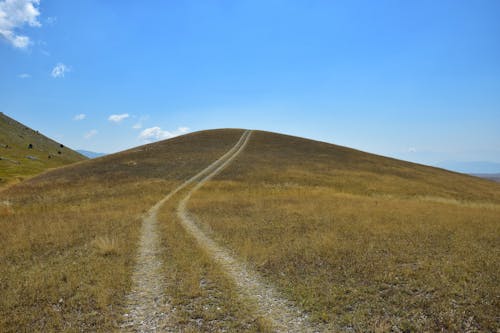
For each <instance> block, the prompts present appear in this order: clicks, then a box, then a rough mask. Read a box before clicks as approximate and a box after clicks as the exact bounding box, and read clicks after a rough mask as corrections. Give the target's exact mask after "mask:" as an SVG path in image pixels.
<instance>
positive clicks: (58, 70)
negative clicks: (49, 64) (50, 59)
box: [50, 63, 71, 78]
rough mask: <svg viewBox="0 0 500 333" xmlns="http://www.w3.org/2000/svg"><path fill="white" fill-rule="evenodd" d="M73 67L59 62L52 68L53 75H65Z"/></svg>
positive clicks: (56, 76)
mask: <svg viewBox="0 0 500 333" xmlns="http://www.w3.org/2000/svg"><path fill="white" fill-rule="evenodd" d="M70 70H71V69H70V68H69V67H68V66H66V65H65V64H63V63H58V64H57V65H56V66H55V67H54V68H52V73H50V75H52V77H54V78H59V77H64V75H65V74H66V73H67V72H69V71H70Z"/></svg>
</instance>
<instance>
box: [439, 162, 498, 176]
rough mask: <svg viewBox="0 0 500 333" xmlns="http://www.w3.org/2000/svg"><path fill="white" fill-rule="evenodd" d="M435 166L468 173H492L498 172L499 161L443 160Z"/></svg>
mask: <svg viewBox="0 0 500 333" xmlns="http://www.w3.org/2000/svg"><path fill="white" fill-rule="evenodd" d="M436 166H437V167H439V168H443V169H448V170H451V171H456V172H461V173H469V174H485V173H487V174H492V173H500V163H496V162H486V161H475V162H459V161H444V162H441V163H437V164H436Z"/></svg>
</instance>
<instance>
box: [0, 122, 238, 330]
mask: <svg viewBox="0 0 500 333" xmlns="http://www.w3.org/2000/svg"><path fill="white" fill-rule="evenodd" d="M240 134H241V131H239V130H234V131H231V130H227V131H219V132H218V135H216V136H213V135H211V134H210V133H207V132H200V133H196V134H192V135H187V136H184V137H178V138H175V139H172V140H168V141H167V142H162V143H157V144H152V145H147V146H143V147H140V148H138V149H134V150H131V151H128V152H125V153H122V154H117V155H112V156H108V157H104V158H101V159H97V160H92V161H87V162H83V163H78V164H76V165H71V166H67V167H63V168H60V169H57V170H54V171H52V172H48V173H45V174H43V175H41V176H39V177H35V178H33V179H30V180H29V181H27V182H24V183H21V184H18V185H16V186H14V187H11V188H9V189H8V190H6V191H3V192H0V202H6V201H8V202H9V203H10V205H9V208H8V210H6V208H5V209H4V208H3V207H2V212H3V213H2V218H1V219H0V294H1V295H2V297H1V298H0V331H1V332H18V331H28V332H34V331H39V332H47V331H69V332H71V331H101V332H109V331H111V330H113V329H114V328H116V327H117V322H118V321H119V320H121V315H122V313H123V310H122V306H123V305H124V296H125V295H126V294H127V292H128V291H129V289H130V284H131V281H130V278H131V272H132V269H133V267H134V264H135V263H134V258H135V252H136V244H137V242H138V233H139V228H140V225H141V215H142V214H143V213H144V212H146V211H147V210H148V209H149V208H150V207H151V206H152V205H153V204H155V203H156V202H157V201H158V200H159V199H161V198H162V197H163V196H164V195H165V194H166V193H168V192H169V191H170V190H171V189H173V188H174V187H175V186H177V185H178V184H179V183H180V182H181V181H182V180H183V179H186V178H188V177H190V176H191V175H193V174H195V173H196V172H198V171H199V170H201V169H203V168H204V167H205V166H206V165H208V164H210V163H211V162H212V161H213V160H215V159H216V158H218V157H219V156H220V155H222V154H223V153H224V152H225V151H226V150H227V149H228V148H229V147H230V146H231V145H233V144H234V142H235V141H236V140H237V139H238V137H239V135H240ZM193 138H194V140H195V141H196V142H197V145H196V147H195V149H193V146H192V142H193ZM197 140H199V141H197ZM130 161H135V163H130Z"/></svg>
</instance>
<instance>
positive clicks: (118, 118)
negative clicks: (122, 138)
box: [108, 113, 130, 123]
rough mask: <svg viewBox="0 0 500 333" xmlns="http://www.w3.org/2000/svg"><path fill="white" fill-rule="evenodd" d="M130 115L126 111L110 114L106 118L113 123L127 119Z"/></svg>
mask: <svg viewBox="0 0 500 333" xmlns="http://www.w3.org/2000/svg"><path fill="white" fill-rule="evenodd" d="M128 117H130V115H129V114H128V113H123V114H112V115H111V116H109V117H108V120H109V121H111V122H113V123H119V122H121V121H122V120H123V119H127V118H128Z"/></svg>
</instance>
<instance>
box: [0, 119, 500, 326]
mask: <svg viewBox="0 0 500 333" xmlns="http://www.w3.org/2000/svg"><path fill="white" fill-rule="evenodd" d="M242 132H243V131H242V130H237V129H234V130H233V129H227V130H213V131H203V132H196V133H191V134H188V135H184V136H181V137H176V138H173V139H170V140H166V141H162V142H157V143H154V144H149V145H146V146H142V147H138V148H134V149H131V150H128V151H124V152H121V153H118V154H113V155H108V156H105V157H102V158H99V159H96V160H88V161H85V162H82V163H78V164H74V165H69V166H67V167H64V168H60V169H56V170H53V171H50V172H47V173H44V174H42V175H39V176H37V177H34V178H32V179H29V180H28V181H25V182H22V183H20V184H17V185H16V186H13V187H11V188H9V189H8V190H7V191H4V192H0V216H1V218H0V277H1V279H0V294H2V297H1V298H0V331H6V332H10V331H12V332H13V331H19V330H26V331H61V330H66V331H80V330H91V331H110V330H113V329H115V328H116V327H117V325H118V323H119V321H120V318H121V317H122V315H123V306H124V302H125V295H126V294H127V293H128V291H129V290H130V288H131V276H132V272H133V267H134V254H135V253H136V251H137V245H136V244H137V242H138V235H139V232H140V227H141V215H142V214H143V213H144V212H146V211H147V210H148V209H149V208H150V207H151V206H153V205H154V204H155V203H156V202H157V201H159V200H160V199H162V198H163V197H164V196H165V195H166V194H168V193H169V192H170V191H171V190H173V189H174V188H175V187H176V186H178V185H179V184H181V183H182V182H183V181H184V180H186V179H188V178H190V177H191V176H193V175H194V174H196V173H197V172H199V171H200V170H202V169H204V168H205V167H206V166H208V165H209V164H210V163H212V162H213V161H214V160H216V159H217V158H218V157H220V156H221V155H223V154H224V153H225V152H226V151H227V150H229V149H230V148H231V147H232V146H233V145H234V144H235V143H236V141H237V140H238V139H239V137H240V136H241V134H242ZM181 198H182V196H175V197H173V198H172V199H171V200H170V201H168V202H167V203H166V204H165V205H164V206H163V207H162V208H161V211H160V215H159V216H160V226H159V227H160V230H161V244H162V248H163V251H162V252H161V254H160V255H161V256H162V258H163V262H164V267H163V268H162V270H163V275H164V276H165V279H166V281H167V287H166V290H165V294H167V295H168V298H169V302H170V307H169V308H168V309H169V310H168V313H169V320H171V321H172V322H174V323H175V325H176V327H177V328H178V329H179V330H183V331H190V330H191V331H198V330H201V331H219V330H223V329H224V330H229V331H269V330H270V331H272V328H269V327H267V326H266V324H265V323H263V322H262V321H261V320H260V318H255V316H254V315H253V308H252V306H253V305H252V304H250V303H249V302H247V301H246V300H245V299H241V297H238V294H237V291H236V289H235V286H234V284H233V282H232V281H231V280H230V279H228V278H227V276H226V274H225V272H224V271H222V269H221V268H220V267H219V266H218V265H217V264H215V263H214V262H213V260H212V259H211V258H210V256H208V255H207V254H206V253H205V252H204V251H203V249H202V248H200V247H199V246H198V245H197V243H196V241H195V240H194V239H192V237H190V235H189V234H187V233H186V232H185V230H184V229H183V228H182V227H181V225H180V223H179V220H178V217H177V215H176V209H177V205H178V203H179V200H180V199H181ZM188 209H189V210H190V211H192V212H193V213H194V214H195V216H196V217H197V221H198V223H199V225H200V228H201V229H203V230H205V232H206V233H207V234H208V235H210V237H212V238H213V239H215V240H216V242H217V243H218V244H221V245H222V246H225V247H226V248H228V249H229V250H230V251H231V252H232V253H234V255H235V256H236V257H237V258H238V259H239V260H241V261H244V262H246V263H247V264H248V266H249V267H251V268H252V269H254V270H255V271H256V272H257V273H258V274H259V275H260V276H262V277H263V278H264V279H265V281H267V282H268V283H269V284H272V285H274V286H276V289H277V290H279V292H280V293H282V294H283V295H285V296H286V297H287V298H288V299H289V300H291V301H292V302H294V303H295V304H297V305H298V306H299V307H300V308H301V309H303V310H304V311H306V312H307V313H308V314H310V317H311V320H312V321H313V322H315V323H321V324H325V323H326V325H327V326H329V327H330V328H331V329H332V330H339V331H378V332H384V331H390V330H391V329H392V330H393V331H396V332H397V331H441V330H444V331H467V330H472V331H473V330H480V331H495V330H496V329H498V327H500V323H499V322H498V316H497V314H498V310H499V303H498V280H499V278H500V272H499V266H498V258H499V255H500V236H499V235H500V221H499V216H500V184H497V183H493V182H491V181H487V180H483V179H479V178H476V177H472V176H466V175H462V174H457V173H453V172H449V171H445V170H441V169H436V168H431V167H427V166H422V165H417V164H412V163H408V162H403V161H399V160H395V159H390V158H385V157H381V156H377V155H372V154H367V153H364V152H360V151H356V150H353V149H349V148H345V147H340V146H336V145H331V144H327V143H323V142H317V141H312V140H305V139H302V138H297V137H291V136H286V135H280V134H276V133H269V132H260V131H254V132H253V134H252V136H251V138H250V141H249V143H248V145H247V146H246V148H245V149H244V150H243V151H242V152H241V154H240V155H238V156H237V157H236V158H235V159H234V160H233V161H232V163H231V164H229V166H228V167H227V168H226V169H224V170H223V171H222V172H221V173H220V174H219V175H218V176H216V177H215V178H213V179H212V180H210V181H209V182H208V183H207V184H205V185H204V186H203V187H201V188H200V190H199V191H198V192H196V193H194V194H193V197H192V199H191V200H190V201H189V202H188Z"/></svg>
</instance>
